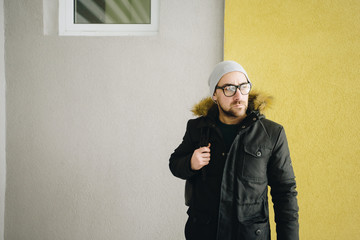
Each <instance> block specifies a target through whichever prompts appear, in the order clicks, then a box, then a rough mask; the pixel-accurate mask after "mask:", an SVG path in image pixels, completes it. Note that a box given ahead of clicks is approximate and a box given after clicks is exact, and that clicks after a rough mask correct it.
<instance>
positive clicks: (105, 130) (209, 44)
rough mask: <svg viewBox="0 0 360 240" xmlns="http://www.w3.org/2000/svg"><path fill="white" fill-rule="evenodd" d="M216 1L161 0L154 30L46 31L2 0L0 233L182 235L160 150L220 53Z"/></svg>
mask: <svg viewBox="0 0 360 240" xmlns="http://www.w3.org/2000/svg"><path fill="white" fill-rule="evenodd" d="M223 5H224V2H223V1H218V0H207V1H199V0H197V1H178V0H164V1H161V6H160V31H159V34H158V35H157V36H152V37H58V36H44V35H43V29H42V27H43V24H42V16H43V15H42V0H32V1H28V0H5V6H4V7H5V8H4V9H5V20H6V21H5V22H6V28H5V39H6V42H5V50H6V59H5V64H6V65H5V67H6V82H7V98H6V101H7V103H6V104H7V116H6V119H7V133H6V137H7V145H6V151H7V188H6V205H5V239H6V240H13V239H26V240H32V239H34V240H41V239H52V240H56V239H76V240H81V239H84V240H85V239H86V240H88V239H112V240H113V239H127V240H131V239H136V240H139V239H156V240H157V239H166V240H169V239H183V238H184V237H183V227H184V223H185V220H186V214H185V211H186V208H185V206H184V200H183V189H184V182H183V181H182V180H180V179H177V178H175V177H173V176H172V175H171V173H170V171H169V169H168V158H169V155H170V154H171V153H172V151H173V150H174V148H175V147H176V146H177V145H178V144H179V143H180V141H181V139H182V136H183V134H184V131H185V126H186V121H187V120H188V119H189V118H191V117H192V115H191V113H190V111H189V110H190V108H191V106H192V105H193V104H194V103H196V102H197V101H198V100H200V99H201V98H202V97H205V96H206V95H207V93H208V87H207V77H208V75H209V73H210V72H211V69H212V68H213V66H214V65H215V64H216V63H217V62H218V61H220V60H222V55H223V52H222V51H223V50H222V49H223V12H224V6H223Z"/></svg>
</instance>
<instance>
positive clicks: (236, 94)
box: [234, 88, 244, 100]
mask: <svg viewBox="0 0 360 240" xmlns="http://www.w3.org/2000/svg"><path fill="white" fill-rule="evenodd" d="M243 97H244V95H243V94H242V93H241V92H240V89H239V88H237V89H236V92H235V95H234V100H240V99H242V98H243Z"/></svg>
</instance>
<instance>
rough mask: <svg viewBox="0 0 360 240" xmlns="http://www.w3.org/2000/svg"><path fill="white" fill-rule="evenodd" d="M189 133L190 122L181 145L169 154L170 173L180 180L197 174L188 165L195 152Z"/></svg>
mask: <svg viewBox="0 0 360 240" xmlns="http://www.w3.org/2000/svg"><path fill="white" fill-rule="evenodd" d="M190 132H191V120H190V121H188V123H187V127H186V132H185V135H184V137H183V141H182V143H181V144H180V145H179V146H178V147H177V148H176V149H175V151H174V152H173V153H172V154H171V156H170V160H169V168H170V171H171V172H172V174H173V175H174V176H176V177H179V178H181V179H189V178H191V177H192V176H194V175H195V174H196V173H197V171H194V170H192V169H191V165H190V161H191V157H192V154H193V152H194V150H195V147H194V144H193V142H192V139H191V134H190Z"/></svg>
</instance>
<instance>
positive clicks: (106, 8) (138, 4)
mask: <svg viewBox="0 0 360 240" xmlns="http://www.w3.org/2000/svg"><path fill="white" fill-rule="evenodd" d="M102 23H104V24H150V23H151V0H74V24H102Z"/></svg>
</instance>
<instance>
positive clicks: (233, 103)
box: [231, 101, 247, 106]
mask: <svg viewBox="0 0 360 240" xmlns="http://www.w3.org/2000/svg"><path fill="white" fill-rule="evenodd" d="M236 104H243V105H245V106H246V105H247V104H246V102H245V101H234V102H232V103H231V105H236Z"/></svg>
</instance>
